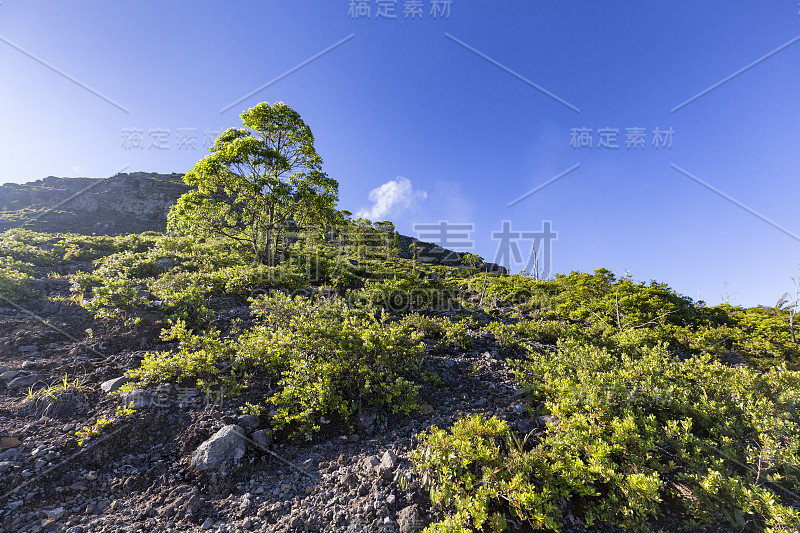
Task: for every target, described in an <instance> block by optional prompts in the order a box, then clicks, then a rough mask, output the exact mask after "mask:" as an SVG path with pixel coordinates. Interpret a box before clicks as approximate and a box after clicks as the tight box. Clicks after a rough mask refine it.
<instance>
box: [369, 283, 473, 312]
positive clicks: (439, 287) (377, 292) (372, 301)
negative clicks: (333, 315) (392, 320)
mask: <svg viewBox="0 0 800 533" xmlns="http://www.w3.org/2000/svg"><path fill="white" fill-rule="evenodd" d="M356 294H357V298H358V299H359V300H360V301H361V302H362V303H363V304H365V305H366V306H367V307H373V308H380V309H385V310H386V311H389V312H390V313H401V314H402V313H409V312H412V311H418V310H422V309H450V308H453V307H456V306H457V304H458V291H457V290H456V289H455V288H453V287H452V286H449V285H447V284H445V283H443V282H441V281H438V280H431V279H423V280H420V279H416V278H400V279H395V280H386V281H368V282H366V284H365V285H364V288H363V289H362V290H361V291H358V293H356Z"/></svg>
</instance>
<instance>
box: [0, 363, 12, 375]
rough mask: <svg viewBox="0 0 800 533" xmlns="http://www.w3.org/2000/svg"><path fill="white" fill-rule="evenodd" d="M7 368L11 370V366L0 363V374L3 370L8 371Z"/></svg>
mask: <svg viewBox="0 0 800 533" xmlns="http://www.w3.org/2000/svg"><path fill="white" fill-rule="evenodd" d="M9 370H11V367H8V366H6V365H0V374H4V373H5V372H8V371H9Z"/></svg>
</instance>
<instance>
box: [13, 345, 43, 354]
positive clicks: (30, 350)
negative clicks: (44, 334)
mask: <svg viewBox="0 0 800 533" xmlns="http://www.w3.org/2000/svg"><path fill="white" fill-rule="evenodd" d="M17 350H19V351H20V352H22V353H33V352H38V351H39V347H38V346H33V345H28V346H20V347H19V348H17Z"/></svg>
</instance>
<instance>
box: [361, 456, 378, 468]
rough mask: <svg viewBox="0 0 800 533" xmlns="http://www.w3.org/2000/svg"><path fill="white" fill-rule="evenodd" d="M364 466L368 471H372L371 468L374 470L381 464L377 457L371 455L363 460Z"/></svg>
mask: <svg viewBox="0 0 800 533" xmlns="http://www.w3.org/2000/svg"><path fill="white" fill-rule="evenodd" d="M364 464H365V465H366V467H367V469H368V470H372V469H373V468H375V467H376V466H378V465H379V464H381V462H380V461H379V460H378V458H377V457H375V456H374V455H371V456H369V457H367V458H366V459H364Z"/></svg>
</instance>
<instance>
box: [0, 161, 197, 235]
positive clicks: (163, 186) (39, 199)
mask: <svg viewBox="0 0 800 533" xmlns="http://www.w3.org/2000/svg"><path fill="white" fill-rule="evenodd" d="M188 190H189V187H188V186H187V185H185V184H184V183H183V175H182V174H156V173H148V172H134V173H131V174H124V173H122V174H117V175H116V176H113V177H111V178H57V177H55V176H48V177H46V178H44V179H42V180H38V181H34V182H31V183H24V184H16V183H7V184H5V185H3V186H2V187H0V231H4V230H7V229H10V228H15V227H24V228H26V229H31V230H35V231H47V232H75V233H84V234H92V233H96V234H99V235H123V234H127V233H141V232H143V231H164V230H165V229H166V222H167V212H168V211H169V208H170V207H171V206H172V205H173V204H174V203H175V202H176V201H177V199H178V197H180V196H181V195H182V194H183V193H185V192H186V191H188Z"/></svg>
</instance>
